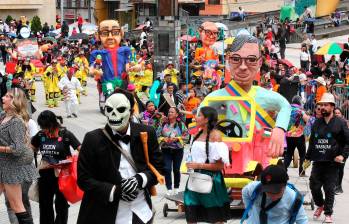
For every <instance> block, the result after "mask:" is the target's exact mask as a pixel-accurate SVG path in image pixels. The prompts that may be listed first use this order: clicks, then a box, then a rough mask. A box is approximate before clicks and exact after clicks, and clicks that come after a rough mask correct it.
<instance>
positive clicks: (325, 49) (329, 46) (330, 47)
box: [316, 43, 343, 55]
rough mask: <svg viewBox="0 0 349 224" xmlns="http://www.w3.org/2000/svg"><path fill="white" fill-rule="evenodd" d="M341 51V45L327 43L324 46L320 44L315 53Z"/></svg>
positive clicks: (337, 52) (323, 53)
mask: <svg viewBox="0 0 349 224" xmlns="http://www.w3.org/2000/svg"><path fill="white" fill-rule="evenodd" d="M342 52H343V49H342V48H341V46H340V45H339V44H337V43H327V44H325V45H324V46H322V47H321V48H320V49H319V50H318V51H317V52H316V54H317V55H325V54H330V55H333V54H341V53H342Z"/></svg>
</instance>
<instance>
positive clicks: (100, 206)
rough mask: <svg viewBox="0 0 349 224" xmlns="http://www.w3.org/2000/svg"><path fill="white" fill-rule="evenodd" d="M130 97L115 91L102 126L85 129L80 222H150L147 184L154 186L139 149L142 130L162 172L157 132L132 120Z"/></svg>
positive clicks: (152, 160) (154, 162)
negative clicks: (105, 121) (146, 134)
mask: <svg viewBox="0 0 349 224" xmlns="http://www.w3.org/2000/svg"><path fill="white" fill-rule="evenodd" d="M134 103H135V102H134V97H133V96H132V94H131V93H129V92H127V91H126V90H122V89H116V90H115V92H114V93H113V94H112V95H111V96H110V97H108V98H107V100H106V103H105V115H106V117H107V124H106V126H105V127H104V128H103V129H100V128H99V129H96V130H93V131H91V132H88V133H87V134H86V135H85V138H84V140H83V143H82V148H81V152H80V154H79V160H78V185H79V186H80V188H81V189H82V190H83V191H84V196H83V199H82V202H81V207H80V211H79V216H78V221H77V223H78V224H95V223H99V222H100V220H101V218H102V219H103V223H104V224H115V223H132V224H143V223H151V222H152V218H153V212H152V204H151V199H150V194H149V189H150V187H152V186H154V185H156V184H157V179H156V176H155V175H154V174H153V173H152V172H151V171H150V170H149V168H148V166H147V165H146V162H145V161H146V160H145V156H144V152H143V150H144V149H143V145H142V144H139V143H140V141H141V138H140V132H147V133H148V141H147V145H148V155H149V159H150V163H151V164H152V165H153V166H154V167H155V168H156V169H157V170H158V171H159V172H160V173H163V158H162V154H161V152H160V150H159V144H158V141H157V137H156V133H155V130H154V129H153V128H152V127H150V126H146V125H143V124H137V123H133V122H132V121H130V118H131V117H132V113H133V110H132V109H131V108H133V106H134Z"/></svg>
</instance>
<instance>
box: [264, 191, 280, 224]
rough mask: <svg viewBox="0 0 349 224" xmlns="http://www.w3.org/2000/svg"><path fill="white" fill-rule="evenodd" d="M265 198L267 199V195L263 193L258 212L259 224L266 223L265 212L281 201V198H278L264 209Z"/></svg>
mask: <svg viewBox="0 0 349 224" xmlns="http://www.w3.org/2000/svg"><path fill="white" fill-rule="evenodd" d="M266 198H267V194H266V193H263V195H262V203H261V210H260V212H259V222H260V223H264V224H267V223H268V214H267V211H269V210H270V209H272V208H274V207H275V206H276V205H277V204H278V203H279V202H280V201H281V198H279V199H277V200H276V201H273V202H271V203H270V204H269V205H268V206H267V207H265V203H266Z"/></svg>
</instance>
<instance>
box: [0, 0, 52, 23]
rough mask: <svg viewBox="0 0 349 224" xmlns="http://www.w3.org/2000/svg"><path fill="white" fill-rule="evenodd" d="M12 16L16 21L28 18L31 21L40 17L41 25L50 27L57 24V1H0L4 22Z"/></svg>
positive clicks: (1, 16) (1, 15) (0, 11)
mask: <svg viewBox="0 0 349 224" xmlns="http://www.w3.org/2000/svg"><path fill="white" fill-rule="evenodd" d="M8 15H10V16H12V18H14V19H19V18H20V16H26V17H27V18H28V20H29V21H31V20H32V18H33V17H34V16H39V17H40V20H41V23H42V24H43V23H45V22H47V23H48V24H49V25H55V23H56V1H55V0H0V18H2V19H3V20H5V19H6V17H7V16H8Z"/></svg>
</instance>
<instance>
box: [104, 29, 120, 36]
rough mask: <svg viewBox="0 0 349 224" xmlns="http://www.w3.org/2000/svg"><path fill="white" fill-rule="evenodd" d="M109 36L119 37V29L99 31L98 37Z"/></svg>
mask: <svg viewBox="0 0 349 224" xmlns="http://www.w3.org/2000/svg"><path fill="white" fill-rule="evenodd" d="M110 34H111V35H112V36H113V37H116V36H119V35H120V34H121V31H120V29H115V30H102V31H99V35H100V36H101V37H109V35H110Z"/></svg>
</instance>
